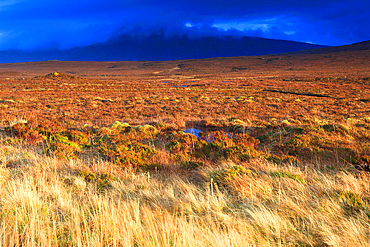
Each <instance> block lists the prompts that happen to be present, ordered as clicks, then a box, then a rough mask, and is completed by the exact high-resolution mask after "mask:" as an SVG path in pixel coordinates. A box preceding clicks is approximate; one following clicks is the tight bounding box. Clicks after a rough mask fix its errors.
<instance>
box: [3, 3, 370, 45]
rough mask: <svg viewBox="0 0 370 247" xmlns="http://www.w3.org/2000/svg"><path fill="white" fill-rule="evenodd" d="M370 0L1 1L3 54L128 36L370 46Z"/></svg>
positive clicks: (87, 43) (84, 43)
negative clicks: (244, 38) (368, 43)
mask: <svg viewBox="0 0 370 247" xmlns="http://www.w3.org/2000/svg"><path fill="white" fill-rule="evenodd" d="M369 13H370V1H369V0H280V1H276V0H258V1H256V0H254V1H250V0H226V1H225V0H212V1H211V0H187V1H185V0H182V1H180V0H171V1H169V0H0V50H8V49H19V50H42V49H54V48H57V49H68V48H73V47H76V46H84V45H90V44H94V43H98V42H105V41H107V40H109V39H112V38H114V37H119V35H122V34H130V35H137V36H140V35H147V34H149V33H151V32H158V31H159V30H161V31H162V32H163V33H164V34H165V35H181V34H184V33H186V34H188V35H190V36H199V35H220V36H223V35H235V36H258V37H263V38H271V39H284V40H293V41H300V42H307V43H313V44H321V45H330V46H336V45H346V44H351V43H355V42H361V41H365V40H370V25H369V24H370V14H369Z"/></svg>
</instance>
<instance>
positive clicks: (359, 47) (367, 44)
mask: <svg viewBox="0 0 370 247" xmlns="http://www.w3.org/2000/svg"><path fill="white" fill-rule="evenodd" d="M364 50H370V40H368V41H363V42H359V43H354V44H350V45H342V46H334V47H326V48H319V49H312V50H303V51H299V52H296V53H300V54H324V53H333V52H345V51H364Z"/></svg>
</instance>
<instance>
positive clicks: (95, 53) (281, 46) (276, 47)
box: [0, 33, 327, 63]
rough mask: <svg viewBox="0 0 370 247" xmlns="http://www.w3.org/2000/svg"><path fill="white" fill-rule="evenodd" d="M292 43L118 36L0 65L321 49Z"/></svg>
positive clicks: (19, 54) (7, 58) (6, 55)
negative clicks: (105, 40) (47, 61)
mask: <svg viewBox="0 0 370 247" xmlns="http://www.w3.org/2000/svg"><path fill="white" fill-rule="evenodd" d="M325 47H327V46H321V45H313V44H307V43H302V42H296V41H287V40H275V39H265V38H260V37H247V36H245V37H234V36H222V37H218V36H201V37H195V38H191V37H189V36H188V35H186V34H184V35H177V36H172V37H164V36H163V35H160V34H156V33H152V34H150V35H148V36H145V37H137V36H130V35H121V36H120V37H118V38H116V39H111V40H109V41H107V42H105V43H97V44H93V45H88V46H83V47H75V48H72V49H68V50H56V49H50V50H44V51H17V50H11V51H0V62H1V63H12V62H31V61H41V60H62V61H143V60H148V61H164V60H183V59H202V58H212V57H233V56H256V55H268V54H278V53H288V52H297V51H301V50H307V49H317V48H325Z"/></svg>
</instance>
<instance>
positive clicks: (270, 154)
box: [0, 42, 370, 246]
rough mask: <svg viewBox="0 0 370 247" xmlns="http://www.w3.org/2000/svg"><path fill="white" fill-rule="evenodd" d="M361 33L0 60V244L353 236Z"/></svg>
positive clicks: (364, 163)
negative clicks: (332, 38) (231, 52)
mask: <svg viewBox="0 0 370 247" xmlns="http://www.w3.org/2000/svg"><path fill="white" fill-rule="evenodd" d="M369 61H370V45H369V43H368V42H365V43H361V44H355V45H352V46H346V47H339V48H338V47H337V48H324V49H319V50H317V51H316V50H313V51H305V52H300V53H290V54H277V55H268V56H253V57H230V58H210V59H201V60H173V61H156V62H153V61H136V62H129V61H124V62H68V61H41V62H32V63H14V64H11V63H9V64H0V120H1V122H0V129H1V144H0V158H1V159H0V161H1V168H0V183H1V186H0V195H1V201H0V207H1V212H0V217H1V221H0V242H1V245H3V246H368V245H369V244H370V233H369V230H368V229H369V226H370V196H369V194H370V193H369V192H370V183H369V182H370V176H369V164H370V69H369V68H370V62H369Z"/></svg>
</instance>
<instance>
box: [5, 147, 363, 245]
mask: <svg viewBox="0 0 370 247" xmlns="http://www.w3.org/2000/svg"><path fill="white" fill-rule="evenodd" d="M0 150H1V154H2V156H1V160H2V168H1V169H0V174H1V175H0V176H1V177H0V181H1V186H0V198H1V201H0V208H1V211H0V219H1V220H0V245H1V246H368V245H369V244H370V232H369V227H370V218H369V217H370V206H369V202H370V196H369V195H370V193H369V192H370V183H369V182H370V177H369V174H368V173H364V172H355V171H350V170H347V171H346V170H342V171H340V170H333V169H321V170H317V169H313V168H312V167H309V166H304V165H300V167H298V166H292V165H289V164H286V165H276V164H272V163H269V162H267V161H265V160H263V159H254V160H250V161H248V162H245V163H238V164H235V163H233V162H231V161H224V162H223V163H220V164H219V165H217V166H215V165H212V166H210V165H209V166H205V167H202V168H199V169H197V170H192V171H187V170H184V169H182V168H181V167H180V165H178V164H167V165H166V166H164V167H162V169H161V170H158V171H152V172H143V173H140V172H139V173H138V172H133V171H129V170H123V169H122V168H120V167H117V166H116V165H115V164H113V163H108V162H103V161H101V160H94V159H93V158H91V159H88V158H84V159H83V158H81V159H75V160H60V159H57V158H53V157H48V156H45V155H43V154H40V153H39V152H38V150H31V149H27V147H21V146H16V145H4V146H1V147H0ZM162 155H163V156H165V155H166V154H165V153H163V154H162ZM158 157H159V156H158ZM158 159H159V158H158ZM164 160H165V159H164Z"/></svg>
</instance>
